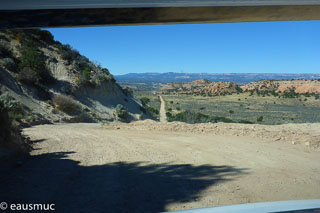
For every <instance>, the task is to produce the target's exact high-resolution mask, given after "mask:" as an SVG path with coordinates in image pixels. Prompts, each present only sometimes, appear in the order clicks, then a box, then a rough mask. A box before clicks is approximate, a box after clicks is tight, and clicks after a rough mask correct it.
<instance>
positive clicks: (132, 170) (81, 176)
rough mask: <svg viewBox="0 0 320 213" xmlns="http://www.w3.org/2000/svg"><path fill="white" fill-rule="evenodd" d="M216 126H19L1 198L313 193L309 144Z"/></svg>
mask: <svg viewBox="0 0 320 213" xmlns="http://www.w3.org/2000/svg"><path fill="white" fill-rule="evenodd" d="M165 124H167V125H166V127H163V125H165ZM170 125H172V126H170ZM210 125H211V126H212V125H215V126H216V127H215V128H214V129H215V132H213V131H209V129H210V128H209V127H210ZM225 125H227V124H208V125H207V126H205V125H203V126H201V125H198V126H197V125H195V126H191V127H189V126H188V125H186V126H182V125H181V124H180V125H179V123H173V124H169V123H156V122H151V121H144V122H136V123H131V124H118V125H111V124H110V125H105V126H101V125H98V124H59V125H58V124H57V125H41V126H35V127H32V128H27V129H24V133H25V134H26V135H29V136H30V137H31V140H33V141H34V144H33V145H34V149H35V150H34V151H32V153H31V155H32V156H31V157H30V159H27V160H26V161H25V162H24V163H23V164H22V165H20V167H17V168H15V169H14V170H12V169H10V170H6V169H2V170H1V176H0V180H1V182H0V183H1V185H0V187H1V193H0V200H1V201H7V202H8V203H10V202H24V203H30V202H36V203H46V202H49V203H55V204H56V210H58V211H59V212H73V211H75V212H89V211H99V212H159V211H165V210H181V209H190V208H198V207H208V206H217V205H227V204H238V203H248V202H261V201H279V200H296V199H313V198H320V175H319V174H320V164H319V162H320V152H319V149H318V148H316V147H312V146H306V145H305V144H304V142H303V143H297V144H292V143H289V142H288V141H286V140H282V139H280V140H274V137H271V138H270V139H268V138H267V137H264V138H261V136H260V130H259V128H263V127H260V126H259V125H251V126H250V125H249V126H247V127H248V128H250V129H251V132H250V134H249V133H248V134H247V135H248V136H243V135H239V134H238V133H237V132H238V130H237V129H234V128H236V126H232V125H231V126H229V127H230V128H229V129H228V131H225V130H224V128H225V127H227V126H225ZM243 126H245V125H242V128H244V127H243ZM252 126H253V127H254V128H253V129H252V128H251V127H252ZM172 127H175V128H172ZM245 127H246V126H245ZM272 127H274V126H272ZM316 127H319V125H318V126H317V125H316V124H315V125H312V124H303V125H300V126H298V127H296V126H292V127H290V125H289V126H283V125H282V126H278V127H274V128H275V129H278V130H279V129H282V130H283V131H287V130H288V131H289V130H290V129H292V128H296V129H299V132H298V131H297V134H294V135H295V137H296V141H298V140H299V138H300V136H301V135H303V134H304V135H305V136H307V135H311V136H310V138H311V137H317V136H316V135H317V134H318V133H319V129H320V128H318V129H317V130H316ZM153 128H155V129H153ZM164 128H167V129H164ZM188 128H189V129H188ZM190 128H193V129H190ZM237 128H238V129H240V126H238V127H237ZM203 129H204V131H202V130H203ZM267 130H268V129H267ZM269 130H270V129H269ZM269 130H268V131H269ZM282 130H281V131H282ZM279 131H280V130H279ZM317 131H318V132H317ZM255 133H257V134H255ZM278 133H279V132H277V133H276V135H279V134H278ZM269 134H270V135H271V133H269ZM237 135H238V136H237Z"/></svg>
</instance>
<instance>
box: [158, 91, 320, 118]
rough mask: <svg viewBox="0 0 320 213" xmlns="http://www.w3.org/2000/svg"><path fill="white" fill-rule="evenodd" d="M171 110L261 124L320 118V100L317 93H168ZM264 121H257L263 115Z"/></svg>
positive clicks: (168, 105)
mask: <svg viewBox="0 0 320 213" xmlns="http://www.w3.org/2000/svg"><path fill="white" fill-rule="evenodd" d="M163 98H164V100H165V101H166V108H167V111H170V112H171V113H172V114H176V113H179V112H182V111H184V110H189V111H192V112H195V113H198V112H200V113H202V114H205V115H209V116H219V117H226V118H229V119H232V120H233V121H234V122H239V121H241V120H246V121H250V122H253V123H261V124H285V123H314V122H320V100H319V99H318V100H317V99H315V97H305V96H303V95H301V96H300V97H299V98H282V97H280V98H279V97H274V96H265V97H262V96H257V95H256V94H254V95H253V96H250V93H240V94H232V95H225V96H215V97H202V96H193V95H164V96H163ZM261 116H262V117H263V119H262V121H257V119H258V118H259V117H261Z"/></svg>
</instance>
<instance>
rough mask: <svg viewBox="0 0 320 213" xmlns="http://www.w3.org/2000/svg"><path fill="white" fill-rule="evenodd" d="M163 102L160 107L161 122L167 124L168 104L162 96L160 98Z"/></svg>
mask: <svg viewBox="0 0 320 213" xmlns="http://www.w3.org/2000/svg"><path fill="white" fill-rule="evenodd" d="M159 98H160V101H161V106H160V122H167V115H166V102H165V101H164V100H163V98H162V96H161V95H160V96H159Z"/></svg>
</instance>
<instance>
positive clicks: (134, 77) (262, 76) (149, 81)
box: [114, 72, 320, 86]
mask: <svg viewBox="0 0 320 213" xmlns="http://www.w3.org/2000/svg"><path fill="white" fill-rule="evenodd" d="M114 77H115V79H116V80H117V82H118V83H119V84H122V85H123V84H127V85H148V86H151V85H154V86H157V85H159V84H160V85H164V84H167V83H173V82H191V81H195V80H199V79H207V80H209V81H232V82H234V83H236V84H239V85H243V84H247V83H250V82H252V81H259V80H291V79H306V80H310V79H320V74H295V73H289V74H286V73H174V72H167V73H129V74H124V75H115V76H114Z"/></svg>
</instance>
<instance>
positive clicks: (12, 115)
mask: <svg viewBox="0 0 320 213" xmlns="http://www.w3.org/2000/svg"><path fill="white" fill-rule="evenodd" d="M0 103H1V107H2V108H3V109H2V110H3V111H6V112H7V114H8V116H9V119H10V122H12V121H16V120H17V121H19V120H20V119H21V118H22V117H23V109H22V105H21V103H20V102H18V101H16V100H15V99H14V98H12V97H10V96H9V95H8V94H3V95H1V96H0Z"/></svg>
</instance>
